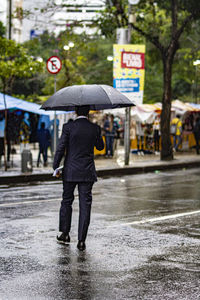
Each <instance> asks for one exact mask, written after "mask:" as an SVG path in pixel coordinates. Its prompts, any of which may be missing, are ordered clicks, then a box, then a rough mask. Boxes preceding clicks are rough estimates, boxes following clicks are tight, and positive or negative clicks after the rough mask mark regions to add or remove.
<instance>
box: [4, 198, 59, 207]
mask: <svg viewBox="0 0 200 300" xmlns="http://www.w3.org/2000/svg"><path fill="white" fill-rule="evenodd" d="M61 200H62V199H58V198H56V199H47V200H36V201H24V202H23V201H22V202H11V203H2V204H0V207H7V206H16V205H20V204H34V203H42V202H54V201H61Z"/></svg>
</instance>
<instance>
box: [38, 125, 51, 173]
mask: <svg viewBox="0 0 200 300" xmlns="http://www.w3.org/2000/svg"><path fill="white" fill-rule="evenodd" d="M37 140H38V142H39V153H38V159H37V167H39V164H40V155H41V154H42V156H43V162H44V167H47V152H48V147H49V146H50V142H51V135H50V132H49V130H48V129H46V128H45V123H44V122H42V123H41V127H40V129H39V130H38V132H37Z"/></svg>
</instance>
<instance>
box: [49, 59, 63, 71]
mask: <svg viewBox="0 0 200 300" xmlns="http://www.w3.org/2000/svg"><path fill="white" fill-rule="evenodd" d="M61 68H62V62H61V60H60V58H59V57H58V56H51V57H49V59H48V60H47V70H48V71H49V73H51V74H57V73H58V72H60V70H61Z"/></svg>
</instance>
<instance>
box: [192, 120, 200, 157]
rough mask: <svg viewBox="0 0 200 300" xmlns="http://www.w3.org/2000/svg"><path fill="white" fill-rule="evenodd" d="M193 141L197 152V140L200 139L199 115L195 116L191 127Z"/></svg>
mask: <svg viewBox="0 0 200 300" xmlns="http://www.w3.org/2000/svg"><path fill="white" fill-rule="evenodd" d="M193 133H194V137H195V141H196V153H197V154H199V140H200V117H197V119H196V122H195V125H194V129H193Z"/></svg>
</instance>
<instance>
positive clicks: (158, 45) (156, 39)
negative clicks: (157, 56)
mask: <svg viewBox="0 0 200 300" xmlns="http://www.w3.org/2000/svg"><path fill="white" fill-rule="evenodd" d="M131 26H132V28H133V29H134V30H135V31H137V32H139V33H140V34H141V35H143V36H144V37H145V38H146V39H147V40H149V41H150V42H151V43H153V44H154V45H155V46H156V48H158V49H159V50H160V51H161V53H162V54H163V53H164V52H165V50H166V49H165V47H164V46H163V45H162V44H161V43H160V41H159V37H158V36H152V35H151V34H149V33H146V32H145V31H143V30H142V29H140V28H139V27H137V26H135V25H134V24H131Z"/></svg>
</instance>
